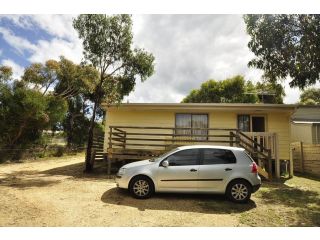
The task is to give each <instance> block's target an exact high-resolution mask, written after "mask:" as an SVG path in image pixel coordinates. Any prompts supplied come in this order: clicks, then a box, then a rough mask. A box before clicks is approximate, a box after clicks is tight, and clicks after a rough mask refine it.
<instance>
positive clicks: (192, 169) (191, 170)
mask: <svg viewBox="0 0 320 240" xmlns="http://www.w3.org/2000/svg"><path fill="white" fill-rule="evenodd" d="M196 171H198V170H197V169H194V168H191V169H190V172H196Z"/></svg>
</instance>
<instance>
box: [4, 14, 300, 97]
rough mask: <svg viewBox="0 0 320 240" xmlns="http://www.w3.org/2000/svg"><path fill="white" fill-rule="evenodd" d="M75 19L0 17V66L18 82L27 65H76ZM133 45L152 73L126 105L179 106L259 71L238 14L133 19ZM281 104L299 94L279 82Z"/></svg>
mask: <svg viewBox="0 0 320 240" xmlns="http://www.w3.org/2000/svg"><path fill="white" fill-rule="evenodd" d="M75 16H76V15H49V14H48V15H0V65H9V66H11V67H12V68H13V71H14V77H16V78H19V77H20V76H21V75H22V74H23V71H24V68H25V67H26V66H28V65H29V64H31V63H34V62H41V63H44V62H45V61H46V60H48V59H58V58H59V56H61V55H63V56H65V57H66V58H68V59H70V60H72V61H74V62H76V63H79V62H80V61H81V59H82V44H81V41H80V40H79V38H78V36H77V33H76V31H75V30H74V29H73V27H72V19H73V17H75ZM133 33H134V45H136V46H138V47H143V48H145V49H146V50H148V51H150V52H152V53H153V54H154V55H155V59H156V73H155V74H154V75H153V76H152V77H151V78H150V79H148V80H147V81H146V82H145V83H140V82H138V83H137V85H136V87H135V90H134V91H133V92H132V93H131V94H130V95H129V96H128V97H126V99H125V101H127V100H128V101H130V102H180V101H181V100H182V98H183V97H184V96H185V95H187V94H188V92H189V91H190V90H191V89H193V88H199V86H200V85H201V83H202V82H204V81H206V80H208V79H216V80H222V79H225V78H229V77H232V76H234V75H238V74H240V75H243V76H244V77H245V78H246V79H248V80H251V81H253V82H257V81H260V80H261V75H262V72H261V71H259V70H257V69H252V68H248V67H247V63H248V61H249V60H250V59H252V57H253V54H252V53H251V52H250V51H249V49H248V47H247V43H248V41H249V36H248V35H247V33H246V31H245V25H244V22H243V19H242V16H241V15H221V14H220V15H212V14H211V15H133ZM284 85H285V90H286V93H287V96H286V98H285V103H295V102H297V101H298V99H299V90H298V89H290V88H289V86H288V80H287V81H286V82H285V84H284ZM164 89H165V92H166V94H163V93H164Z"/></svg>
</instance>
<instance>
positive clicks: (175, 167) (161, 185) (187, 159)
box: [157, 149, 200, 192]
mask: <svg viewBox="0 0 320 240" xmlns="http://www.w3.org/2000/svg"><path fill="white" fill-rule="evenodd" d="M165 160H167V161H168V162H169V166H168V167H163V166H162V162H163V161H165ZM199 160H200V155H199V149H185V150H180V151H178V152H175V153H173V154H171V155H170V156H167V157H166V158H165V159H164V160H162V161H161V162H160V164H159V167H158V174H157V179H158V180H157V181H158V190H159V191H184V192H193V191H197V187H198V184H197V180H198V170H199V162H200V161H199Z"/></svg>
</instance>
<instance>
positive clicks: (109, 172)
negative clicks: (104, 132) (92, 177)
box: [107, 127, 112, 176]
mask: <svg viewBox="0 0 320 240" xmlns="http://www.w3.org/2000/svg"><path fill="white" fill-rule="evenodd" d="M111 149H112V127H109V149H108V167H107V169H108V175H109V176H110V174H111V154H110V153H109V151H111Z"/></svg>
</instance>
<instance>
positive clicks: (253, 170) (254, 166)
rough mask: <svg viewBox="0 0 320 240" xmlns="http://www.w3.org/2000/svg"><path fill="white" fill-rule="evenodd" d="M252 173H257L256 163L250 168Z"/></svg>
mask: <svg viewBox="0 0 320 240" xmlns="http://www.w3.org/2000/svg"><path fill="white" fill-rule="evenodd" d="M251 172H252V173H258V166H257V164H256V163H252V168H251Z"/></svg>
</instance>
